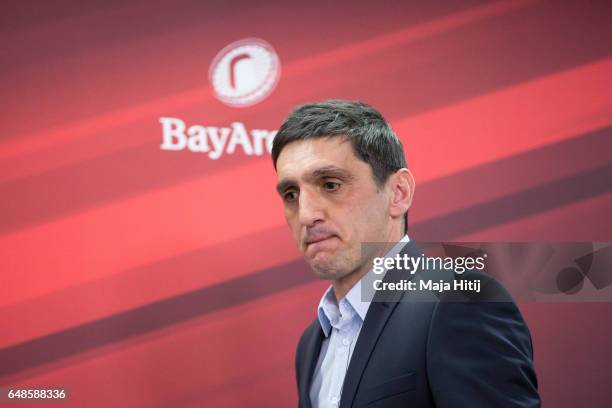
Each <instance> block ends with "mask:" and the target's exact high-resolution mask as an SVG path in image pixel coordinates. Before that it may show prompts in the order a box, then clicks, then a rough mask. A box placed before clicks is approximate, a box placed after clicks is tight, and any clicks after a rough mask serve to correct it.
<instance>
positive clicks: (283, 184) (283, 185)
mask: <svg viewBox="0 0 612 408" xmlns="http://www.w3.org/2000/svg"><path fill="white" fill-rule="evenodd" d="M295 185H296V183H295V182H294V181H293V180H288V179H285V180H281V181H279V182H278V184H277V185H276V191H278V194H283V192H284V191H285V190H287V189H288V188H290V187H295Z"/></svg>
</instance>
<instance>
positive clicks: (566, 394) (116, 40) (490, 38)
mask: <svg viewBox="0 0 612 408" xmlns="http://www.w3.org/2000/svg"><path fill="white" fill-rule="evenodd" d="M2 8H3V10H2V13H0V21H1V24H0V31H1V33H2V35H1V36H0V43H1V47H0V49H2V50H3V53H2V54H3V55H2V58H1V59H0V78H1V82H2V96H3V98H2V99H3V101H4V103H3V107H2V113H1V115H2V129H3V131H2V134H0V197H2V200H1V201H0V214H2V215H1V217H0V271H1V286H0V386H4V387H9V386H10V387H28V386H44V387H50V386H57V387H64V388H67V389H68V390H69V393H70V403H71V404H72V405H74V406H92V407H94V406H100V407H108V406H168V405H171V406H235V407H241V406H261V407H270V406H293V405H295V403H296V401H297V399H296V392H295V385H294V384H295V381H294V373H293V353H294V350H295V345H296V342H297V339H298V336H299V335H300V333H301V330H302V329H303V328H304V327H305V325H306V324H307V323H308V322H309V321H310V320H311V319H312V318H313V317H314V316H315V307H316V304H317V302H318V299H319V297H320V295H321V293H322V290H323V289H324V287H325V285H326V283H325V282H319V281H316V280H315V279H314V278H313V277H312V275H311V273H310V271H309V270H308V268H307V267H306V266H305V264H304V263H303V262H302V261H301V260H300V256H299V253H298V252H297V250H296V249H295V246H294V244H293V242H292V240H291V237H290V235H289V231H288V228H287V227H286V225H285V224H284V219H283V215H282V207H281V203H280V200H279V199H278V197H277V196H276V193H275V191H274V185H275V173H274V171H273V168H272V165H271V160H270V157H269V154H267V152H266V153H265V154H263V155H247V154H245V153H244V151H243V149H242V148H241V147H240V146H238V148H237V149H236V151H235V152H233V153H230V152H227V151H226V152H225V153H224V154H223V155H221V157H219V158H218V159H216V160H213V159H211V158H210V157H209V155H207V154H205V153H195V152H191V151H189V150H181V151H168V150H162V149H160V145H161V144H162V126H161V124H160V118H162V117H173V118H179V119H181V120H182V121H184V122H185V123H186V124H187V126H190V125H196V124H198V125H203V126H209V127H210V126H213V127H231V125H232V123H236V122H240V123H242V124H244V126H245V128H246V130H247V131H251V130H253V129H267V130H273V129H276V128H278V126H279V124H280V123H281V121H282V119H283V118H284V117H285V116H286V114H287V112H288V111H289V110H290V109H291V108H292V107H293V106H294V105H296V104H300V103H303V102H306V101H312V100H319V99H324V98H330V97H334V98H347V99H360V100H364V101H367V102H369V103H371V104H373V105H374V106H375V107H377V108H378V109H379V110H380V111H381V112H382V113H383V114H384V115H385V116H386V117H387V119H389V121H390V122H391V124H392V126H393V127H394V129H395V131H396V132H397V134H398V135H399V137H400V138H401V140H402V141H403V143H404V147H405V150H406V154H407V158H408V163H409V167H410V168H411V170H412V171H413V173H414V174H415V177H416V180H417V189H416V197H415V202H414V207H413V209H412V210H411V213H410V223H411V227H410V235H411V238H412V239H414V240H416V241H434V240H461V241H472V240H483V241H612V218H611V217H610V208H611V205H612V182H611V180H612V158H611V157H610V152H611V151H612V127H611V125H612V96H611V95H612V93H611V90H612V80H611V78H612V75H611V74H612V55H611V54H612V46H611V44H612V29H611V27H612V25H611V24H610V22H611V21H612V7H610V5H609V3H607V2H605V1H604V2H580V1H576V2H546V1H526V0H521V1H511V2H483V1H467V2H462V3H459V2H422V3H421V4H417V3H413V2H405V1H385V2H370V1H368V2H356V1H353V2H347V3H341V2H327V1H318V0H317V1H308V2H296V3H290V2H284V1H266V2H259V1H258V2H252V1H240V0H229V1H225V2H222V3H221V2H219V3H217V4H212V3H211V4H206V3H205V2H202V1H190V0H178V1H172V2H169V1H168V2H159V1H140V0H133V1H122V2H108V1H92V2H88V5H87V6H85V5H84V4H82V3H81V2H75V1H69V0H62V1H55V2H37V3H33V2H22V1H12V2H5V3H4V5H3V6H2ZM252 37H256V38H261V39H263V40H265V41H267V42H268V43H269V44H270V45H271V46H272V47H274V49H275V50H276V53H277V54H278V57H279V61H280V64H281V67H282V68H281V74H280V78H279V81H278V84H277V86H276V89H274V91H273V92H272V93H271V94H270V95H269V96H268V97H267V98H266V99H264V100H263V101H260V102H258V103H256V104H254V105H252V106H249V107H243V108H240V107H231V106H227V105H225V104H223V103H222V102H221V101H220V100H218V99H217V98H216V97H215V94H214V92H213V89H212V85H211V83H210V81H209V76H208V71H209V67H210V65H211V63H212V61H213V59H214V57H215V56H216V55H217V53H218V52H219V51H220V50H221V49H223V48H224V47H226V46H227V45H228V44H230V43H232V42H234V41H236V40H240V39H244V38H252ZM520 307H521V310H522V311H523V313H524V315H525V317H526V319H527V321H528V324H529V326H530V328H531V331H532V335H533V337H534V348H535V364H536V369H537V372H538V375H539V380H540V388H541V392H542V396H543V399H544V403H545V405H546V406H554V407H574V406H578V405H580V406H583V405H584V406H591V407H597V406H601V407H603V406H607V404H608V403H609V400H610V399H611V397H610V391H609V382H610V372H612V357H611V355H610V351H609V347H610V338H611V336H612V328H611V326H610V325H609V317H608V316H609V314H610V313H611V312H612V303H584V302H583V303H576V302H574V303H572V302H567V303H521V304H520Z"/></svg>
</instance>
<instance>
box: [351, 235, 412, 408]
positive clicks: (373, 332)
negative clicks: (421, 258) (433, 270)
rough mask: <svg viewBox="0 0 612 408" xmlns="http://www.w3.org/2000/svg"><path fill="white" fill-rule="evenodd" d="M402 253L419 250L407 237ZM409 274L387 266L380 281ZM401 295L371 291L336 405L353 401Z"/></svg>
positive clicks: (401, 292)
mask: <svg viewBox="0 0 612 408" xmlns="http://www.w3.org/2000/svg"><path fill="white" fill-rule="evenodd" d="M404 253H406V254H408V255H409V256H418V254H420V253H421V251H420V249H419V248H418V246H417V245H416V244H414V243H413V242H412V241H410V242H408V243H407V244H406V245H405V246H404V248H403V249H402V250H401V251H400V254H404ZM411 278H412V275H409V274H408V276H406V274H405V273H403V272H401V271H396V270H389V271H387V273H386V275H385V278H384V281H385V282H399V281H400V280H401V279H411ZM403 295H404V292H403V291H394V292H392V293H385V294H384V296H383V293H380V292H379V293H376V294H375V296H374V299H373V301H372V303H371V304H370V308H369V309H368V313H367V314H366V318H365V320H364V322H363V326H362V327H361V331H360V333H359V338H358V339H357V344H356V345H355V350H354V351H353V356H352V358H351V362H350V363H349V367H348V370H347V372H346V377H345V378H344V385H343V387H342V398H341V401H340V408H349V407H350V406H351V405H352V404H353V400H354V399H355V395H356V393H357V388H358V387H359V383H360V381H361V377H362V375H363V371H364V370H365V368H366V365H367V364H368V361H369V360H370V355H371V354H372V351H374V347H375V346H376V342H377V341H378V338H379V337H380V334H381V333H382V331H383V329H384V327H385V325H386V324H387V320H389V317H391V314H392V313H393V310H395V308H396V307H397V304H398V302H400V301H401V298H402V296H403ZM383 299H384V300H383Z"/></svg>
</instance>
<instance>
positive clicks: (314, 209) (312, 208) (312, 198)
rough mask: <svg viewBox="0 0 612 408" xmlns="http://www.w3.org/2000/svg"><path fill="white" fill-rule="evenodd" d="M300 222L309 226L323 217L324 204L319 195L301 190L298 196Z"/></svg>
mask: <svg viewBox="0 0 612 408" xmlns="http://www.w3.org/2000/svg"><path fill="white" fill-rule="evenodd" d="M298 204H299V218H300V224H302V225H304V226H306V227H310V226H312V225H314V224H315V223H316V222H317V221H322V220H323V219H324V214H325V211H324V206H323V202H322V199H321V197H319V196H318V195H317V194H316V193H314V192H309V191H305V190H302V191H301V192H300V196H299V198H298Z"/></svg>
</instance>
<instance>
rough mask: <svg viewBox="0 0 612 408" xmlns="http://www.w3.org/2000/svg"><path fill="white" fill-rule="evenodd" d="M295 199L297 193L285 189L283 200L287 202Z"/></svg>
mask: <svg viewBox="0 0 612 408" xmlns="http://www.w3.org/2000/svg"><path fill="white" fill-rule="evenodd" d="M296 199H297V193H296V192H295V191H287V192H286V193H285V194H284V195H283V200H285V201H286V202H288V203H290V202H292V201H295V200H296Z"/></svg>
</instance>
